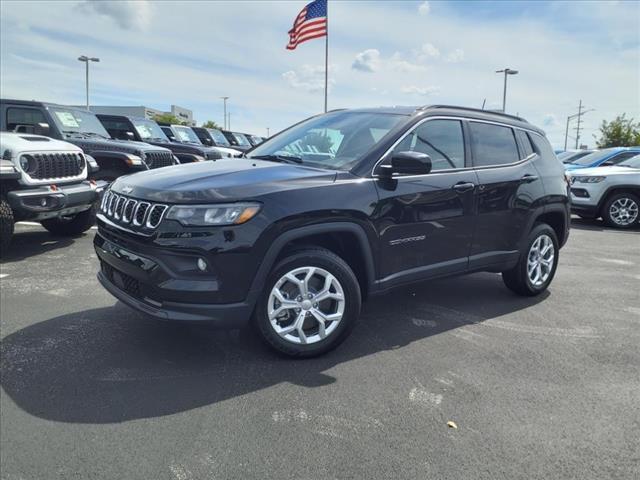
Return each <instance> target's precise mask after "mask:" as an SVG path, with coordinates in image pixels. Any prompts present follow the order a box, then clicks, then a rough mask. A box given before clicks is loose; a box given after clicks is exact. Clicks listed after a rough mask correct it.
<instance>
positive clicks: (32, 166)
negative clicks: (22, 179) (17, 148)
mask: <svg viewBox="0 0 640 480" xmlns="http://www.w3.org/2000/svg"><path fill="white" fill-rule="evenodd" d="M20 168H22V171H23V172H25V173H28V174H31V173H33V172H35V171H36V170H37V169H38V164H37V162H36V160H35V158H33V157H32V156H31V155H22V156H20Z"/></svg>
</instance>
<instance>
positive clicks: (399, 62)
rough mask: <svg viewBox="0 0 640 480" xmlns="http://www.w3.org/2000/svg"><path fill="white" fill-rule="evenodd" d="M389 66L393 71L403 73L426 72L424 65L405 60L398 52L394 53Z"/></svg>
mask: <svg viewBox="0 0 640 480" xmlns="http://www.w3.org/2000/svg"><path fill="white" fill-rule="evenodd" d="M389 66H390V68H391V70H393V71H397V72H404V73H416V72H424V71H426V70H427V67H426V66H425V65H421V64H420V63H417V62H412V61H410V60H406V59H405V58H404V57H403V55H402V54H401V53H400V52H396V53H394V54H393V55H392V56H391V59H390V60H389Z"/></svg>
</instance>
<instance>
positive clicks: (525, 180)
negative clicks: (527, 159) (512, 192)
mask: <svg viewBox="0 0 640 480" xmlns="http://www.w3.org/2000/svg"><path fill="white" fill-rule="evenodd" d="M539 178H540V177H538V176H537V175H531V174H529V173H527V174H526V175H524V176H523V177H522V178H521V179H520V182H522V183H531V182H535V181H536V180H538V179H539Z"/></svg>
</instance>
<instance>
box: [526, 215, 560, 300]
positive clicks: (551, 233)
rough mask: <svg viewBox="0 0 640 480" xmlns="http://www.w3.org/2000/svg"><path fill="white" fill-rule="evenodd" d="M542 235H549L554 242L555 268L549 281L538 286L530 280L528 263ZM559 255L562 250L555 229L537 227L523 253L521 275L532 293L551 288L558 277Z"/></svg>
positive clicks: (543, 225)
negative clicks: (532, 250) (531, 252)
mask: <svg viewBox="0 0 640 480" xmlns="http://www.w3.org/2000/svg"><path fill="white" fill-rule="evenodd" d="M542 235H547V236H548V237H549V238H551V241H552V242H553V268H552V269H551V274H550V275H549V278H547V280H546V281H545V282H544V283H543V284H542V285H539V286H536V285H534V284H533V283H531V280H530V279H529V274H528V272H527V262H528V260H529V251H530V250H531V247H532V245H533V243H534V242H535V241H536V239H537V238H538V237H540V236H542ZM559 254H560V248H559V245H558V237H557V236H556V232H555V231H554V230H553V228H551V227H550V226H549V225H547V224H541V225H537V226H536V227H535V228H534V229H533V230H532V231H531V233H530V234H529V238H528V240H527V245H526V249H525V251H524V252H523V254H522V259H521V263H522V265H521V274H522V275H523V276H524V283H525V285H526V286H527V288H528V289H529V290H530V291H531V292H532V293H540V292H542V291H544V290H546V289H547V288H548V287H549V285H550V284H551V282H552V281H553V277H555V275H556V270H557V268H558V260H559V259H560V255H559Z"/></svg>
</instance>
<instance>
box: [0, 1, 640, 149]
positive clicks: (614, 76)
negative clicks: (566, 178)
mask: <svg viewBox="0 0 640 480" xmlns="http://www.w3.org/2000/svg"><path fill="white" fill-rule="evenodd" d="M305 3H306V2H304V1H281V2H267V1H259V2H250V1H236V2H224V1H216V2H205V1H194V2H189V1H185V2H172V1H167V0H165V1H162V2H148V1H144V0H139V1H135V2H123V1H120V2H108V1H101V2H93V1H84V0H83V1H66V2H56V1H46V2H37V1H22V2H18V1H13V0H3V1H2V2H0V73H1V75H0V93H1V95H2V96H3V97H13V98H25V99H41V100H47V101H53V102H58V103H67V104H82V103H83V102H84V65H83V64H81V63H80V62H78V61H77V60H76V58H77V57H78V56H79V55H82V54H86V55H90V56H98V57H100V58H101V62H100V63H99V64H93V65H92V78H91V92H92V103H94V104H100V105H147V106H150V107H154V108H160V109H168V108H169V105H171V104H177V105H181V106H184V107H187V108H191V109H192V110H193V111H194V114H195V118H196V119H197V120H198V121H200V122H202V121H205V120H208V119H212V120H215V121H217V122H218V123H221V122H222V101H221V100H220V99H219V97H220V96H222V95H228V96H229V97H231V98H230V100H229V108H230V111H231V115H232V116H231V123H232V128H233V129H237V130H241V131H248V132H252V133H257V134H261V135H264V134H266V128H267V127H270V130H271V133H273V132H275V131H278V130H279V129H282V128H284V127H286V126H288V125H289V124H291V123H293V122H296V121H299V120H300V119H302V118H305V117H307V116H309V115H312V114H315V113H318V112H319V111H320V110H321V109H322V106H323V93H322V85H323V63H324V57H323V55H324V40H322V39H321V40H313V41H311V42H308V43H305V44H302V45H300V46H299V47H298V49H297V50H295V51H293V52H289V51H287V50H285V48H284V47H285V45H286V43H287V40H288V37H287V31H288V30H289V28H290V27H291V24H292V22H293V19H294V17H295V16H296V15H297V13H298V12H299V10H300V9H301V8H302V7H303V6H304V5H305ZM329 9H330V13H329V15H330V21H329V25H330V59H329V62H330V69H329V76H330V81H331V88H330V96H329V107H330V108H343V107H361V106H372V105H373V106H375V105H424V104H430V103H449V104H456V105H467V106H473V107H480V106H481V105H482V102H483V101H484V100H485V99H486V105H487V108H499V107H500V106H501V101H502V79H501V77H500V76H499V75H497V74H495V73H494V72H495V70H498V69H500V68H504V67H510V68H514V69H518V70H519V71H520V74H519V75H517V76H515V77H510V79H509V82H510V83H509V95H508V99H507V111H509V112H511V113H519V114H520V115H522V116H525V117H526V118H527V119H528V120H529V121H531V122H532V123H535V124H537V125H539V126H541V127H542V128H544V129H545V130H546V131H547V134H548V136H549V138H550V139H551V141H552V143H553V144H554V145H556V146H562V144H563V143H564V130H565V121H566V117H567V115H570V114H573V113H575V111H576V110H577V105H578V101H579V100H580V99H582V100H583V102H584V103H585V104H586V105H587V107H588V108H593V109H595V111H594V112H590V113H588V114H586V116H585V131H584V133H583V137H582V139H583V142H584V143H586V144H588V145H593V143H594V140H593V133H595V132H596V131H597V128H598V126H599V124H600V122H601V121H602V120H603V119H611V118H613V117H615V115H617V114H619V113H623V112H626V113H627V115H628V116H632V117H635V118H637V119H640V3H638V2H633V1H619V2H615V1H610V2H596V1H588V2H578V1H571V2H543V1H536V2H509V1H498V2H468V1H464V2H435V1H431V2H424V1H407V2H399V1H394V2H381V1H379V2H363V1H355V2H348V1H332V0H329ZM570 143H571V142H570Z"/></svg>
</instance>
